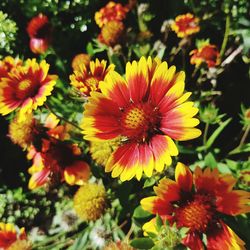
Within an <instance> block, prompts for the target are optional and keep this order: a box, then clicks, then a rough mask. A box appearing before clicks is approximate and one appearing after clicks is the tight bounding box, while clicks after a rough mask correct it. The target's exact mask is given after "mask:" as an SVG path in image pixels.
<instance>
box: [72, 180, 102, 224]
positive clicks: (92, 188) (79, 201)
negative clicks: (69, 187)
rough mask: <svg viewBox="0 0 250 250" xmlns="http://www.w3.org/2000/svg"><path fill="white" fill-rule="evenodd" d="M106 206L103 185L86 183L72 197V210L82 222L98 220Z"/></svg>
mask: <svg viewBox="0 0 250 250" xmlns="http://www.w3.org/2000/svg"><path fill="white" fill-rule="evenodd" d="M105 206H106V191H105V188H104V186H103V185H101V184H95V183H86V184H85V185H83V186H81V187H80V188H79V189H78V190H77V192H76V194H75V196H74V208H75V211H76V213H77V215H78V216H79V217H80V218H81V219H82V220H84V221H95V220H97V219H99V218H100V217H101V216H102V215H103V213H104V209H105Z"/></svg>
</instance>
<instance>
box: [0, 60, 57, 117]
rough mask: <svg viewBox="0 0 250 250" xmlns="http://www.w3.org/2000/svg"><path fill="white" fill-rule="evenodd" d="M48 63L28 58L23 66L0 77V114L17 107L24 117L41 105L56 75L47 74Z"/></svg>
mask: <svg viewBox="0 0 250 250" xmlns="http://www.w3.org/2000/svg"><path fill="white" fill-rule="evenodd" d="M48 70H49V64H47V63H46V62H45V61H44V60H43V61H42V62H41V63H40V64H38V63H37V62H36V60H35V59H32V60H30V59H28V60H27V61H26V63H25V65H24V66H19V67H16V69H15V71H12V72H10V73H9V74H8V76H7V77H3V78H2V79H1V84H0V114H2V115H7V114H9V113H11V112H12V111H14V110H16V109H17V108H19V109H20V118H21V119H25V115H26V114H27V113H31V111H32V110H35V109H36V108H37V107H38V106H42V105H43V104H44V102H45V101H46V97H47V96H49V95H50V94H51V91H52V90H53V88H54V85H55V84H56V79H57V76H56V75H48Z"/></svg>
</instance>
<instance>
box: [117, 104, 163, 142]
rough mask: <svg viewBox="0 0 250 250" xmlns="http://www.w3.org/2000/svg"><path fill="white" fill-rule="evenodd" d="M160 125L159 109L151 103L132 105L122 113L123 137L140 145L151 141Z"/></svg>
mask: <svg viewBox="0 0 250 250" xmlns="http://www.w3.org/2000/svg"><path fill="white" fill-rule="evenodd" d="M159 123H160V118H159V115H158V109H157V108H154V107H152V106H151V105H150V104H149V103H139V104H136V105H135V104H132V105H131V106H129V107H128V108H126V109H125V110H123V111H122V117H121V125H122V128H123V134H122V135H123V136H125V137H127V138H129V139H130V140H131V139H132V140H136V141H137V142H139V143H140V142H145V141H146V140H148V139H150V137H151V136H152V135H153V134H154V133H155V131H156V129H157V128H158V127H159Z"/></svg>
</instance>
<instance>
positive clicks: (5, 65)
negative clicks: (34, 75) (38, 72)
mask: <svg viewBox="0 0 250 250" xmlns="http://www.w3.org/2000/svg"><path fill="white" fill-rule="evenodd" d="M22 63H23V62H22V60H20V59H19V58H13V57H11V56H6V57H5V58H4V59H3V60H1V61H0V79H1V78H2V77H6V76H8V73H9V72H11V71H12V70H13V69H15V68H16V67H17V66H20V65H22Z"/></svg>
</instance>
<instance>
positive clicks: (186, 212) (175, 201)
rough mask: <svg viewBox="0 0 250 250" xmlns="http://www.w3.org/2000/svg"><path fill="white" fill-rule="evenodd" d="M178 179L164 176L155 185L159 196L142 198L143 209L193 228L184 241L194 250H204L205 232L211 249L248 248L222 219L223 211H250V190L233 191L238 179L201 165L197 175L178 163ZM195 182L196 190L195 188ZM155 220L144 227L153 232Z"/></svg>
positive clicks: (176, 174) (240, 212)
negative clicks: (202, 167) (203, 168)
mask: <svg viewBox="0 0 250 250" xmlns="http://www.w3.org/2000/svg"><path fill="white" fill-rule="evenodd" d="M175 180H176V181H173V180H170V179H167V178H164V179H162V180H161V181H160V183H159V185H158V186H157V187H154V191H155V193H156V196H152V197H148V198H144V199H143V200H142V201H141V205H142V207H143V209H145V210H146V211H149V212H151V213H153V214H158V215H160V216H161V217H162V219H163V220H168V221H169V222H170V223H171V224H173V223H176V226H177V227H179V228H181V227H186V228H188V229H189V231H188V233H187V236H186V237H185V238H184V239H183V244H184V245H186V246H187V247H189V248H190V249H191V250H202V249H204V247H203V242H202V239H203V234H204V235H206V238H207V249H211V250H212V249H223V250H231V249H245V248H244V242H243V241H242V240H241V239H240V238H239V237H238V236H237V235H236V234H235V233H234V232H233V231H232V229H231V228H230V227H228V226H227V225H226V224H225V223H224V222H223V221H222V219H221V214H227V215H232V216H235V215H238V214H242V213H247V212H249V211H250V206H249V205H247V204H248V203H249V199H250V193H249V192H246V191H241V190H233V186H234V185H235V183H236V180H235V179H234V178H233V177H232V176H231V175H228V174H223V175H221V174H219V172H218V169H214V170H210V169H209V168H206V169H205V170H204V171H202V170H201V169H200V168H199V167H197V168H196V169H195V171H194V174H192V173H191V171H190V170H189V168H188V167H186V166H185V165H184V164H182V163H178V164H177V166H176V169H175ZM193 184H194V189H193ZM154 227H155V221H154V220H151V221H150V222H148V223H146V224H145V225H144V226H143V229H144V230H145V231H148V232H153V231H154Z"/></svg>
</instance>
